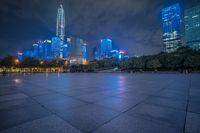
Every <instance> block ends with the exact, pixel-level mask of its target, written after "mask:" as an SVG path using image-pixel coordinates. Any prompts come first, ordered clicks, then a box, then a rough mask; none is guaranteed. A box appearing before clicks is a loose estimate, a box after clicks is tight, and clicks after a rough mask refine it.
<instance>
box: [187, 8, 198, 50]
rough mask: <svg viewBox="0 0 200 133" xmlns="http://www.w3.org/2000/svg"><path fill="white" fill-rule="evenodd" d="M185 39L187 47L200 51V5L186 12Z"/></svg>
mask: <svg viewBox="0 0 200 133" xmlns="http://www.w3.org/2000/svg"><path fill="white" fill-rule="evenodd" d="M184 20H185V39H186V45H187V46H189V47H191V48H193V49H195V50H199V49H200V5H199V6H196V7H193V8H190V9H187V10H185V13H184Z"/></svg>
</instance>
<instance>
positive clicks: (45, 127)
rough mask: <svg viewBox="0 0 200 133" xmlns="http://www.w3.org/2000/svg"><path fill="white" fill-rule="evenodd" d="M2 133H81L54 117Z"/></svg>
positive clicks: (31, 122) (34, 121)
mask: <svg viewBox="0 0 200 133" xmlns="http://www.w3.org/2000/svg"><path fill="white" fill-rule="evenodd" d="M2 133H81V132H80V131H78V130H77V129H75V128H74V127H72V126H71V125H69V124H68V123H67V122H65V121H64V120H62V119H60V118H59V117H57V116H55V115H52V116H48V117H44V118H41V119H37V120H33V121H30V122H27V123H24V124H22V125H18V126H15V127H13V128H10V129H7V130H5V131H2Z"/></svg>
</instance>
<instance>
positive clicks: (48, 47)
mask: <svg viewBox="0 0 200 133" xmlns="http://www.w3.org/2000/svg"><path fill="white" fill-rule="evenodd" d="M51 44H52V43H51V40H44V47H45V48H44V49H45V51H44V59H45V60H51V57H52V45H51Z"/></svg>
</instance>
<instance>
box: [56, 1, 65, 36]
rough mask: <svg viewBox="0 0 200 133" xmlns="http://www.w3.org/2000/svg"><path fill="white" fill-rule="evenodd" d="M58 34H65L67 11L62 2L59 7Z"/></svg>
mask: <svg viewBox="0 0 200 133" xmlns="http://www.w3.org/2000/svg"><path fill="white" fill-rule="evenodd" d="M56 35H57V36H65V11H64V9H63V6H62V4H61V5H60V7H59V8H58V14H57V26H56Z"/></svg>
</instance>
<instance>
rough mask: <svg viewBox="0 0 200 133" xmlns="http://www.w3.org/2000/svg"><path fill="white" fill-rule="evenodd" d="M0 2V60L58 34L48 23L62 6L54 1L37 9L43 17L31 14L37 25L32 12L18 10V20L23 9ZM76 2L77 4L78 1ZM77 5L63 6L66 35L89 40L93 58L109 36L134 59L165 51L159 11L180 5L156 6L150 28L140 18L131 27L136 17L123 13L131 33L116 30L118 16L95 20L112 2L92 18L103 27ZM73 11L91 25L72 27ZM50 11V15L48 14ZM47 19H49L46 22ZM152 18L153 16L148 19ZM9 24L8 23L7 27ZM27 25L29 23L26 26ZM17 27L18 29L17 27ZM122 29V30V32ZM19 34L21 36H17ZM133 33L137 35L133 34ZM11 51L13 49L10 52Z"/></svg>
mask: <svg viewBox="0 0 200 133" xmlns="http://www.w3.org/2000/svg"><path fill="white" fill-rule="evenodd" d="M1 2H2V4H1V5H3V6H4V7H3V8H2V9H1V10H0V13H1V15H2V17H3V18H4V20H3V22H1V23H2V24H1V26H3V25H4V27H3V28H1V29H2V31H1V34H0V35H1V39H0V48H1V49H2V50H3V51H2V53H1V54H0V57H2V56H5V55H8V54H13V53H14V52H16V50H17V49H18V50H21V49H22V50H24V49H26V48H28V47H29V46H30V44H31V43H33V42H36V41H35V40H40V39H46V38H49V37H50V36H52V35H53V34H55V28H54V27H52V24H54V23H55V22H53V21H48V19H50V18H52V17H55V13H52V8H55V7H58V6H59V5H60V3H57V2H55V1H53V0H52V1H50V2H49V4H47V5H45V6H44V3H43V2H41V4H40V5H39V7H38V9H40V11H41V13H40V14H37V13H38V11H36V10H32V11H31V13H32V14H30V16H29V17H30V18H31V19H33V18H34V17H36V16H37V15H38V16H37V17H38V19H35V21H36V22H35V21H34V22H29V21H30V18H27V15H26V14H29V13H30V11H28V12H24V11H25V10H27V9H20V8H19V10H20V11H19V12H20V13H21V16H19V15H20V13H19V14H18V12H15V13H14V12H13V11H15V10H16V8H17V7H20V5H18V4H16V3H15V2H12V1H1ZM37 2H38V1H37V0H35V1H34V3H33V5H32V6H31V8H35V6H36V5H37V4H38V3H37ZM76 2H78V0H77V1H76ZM76 2H74V3H73V2H70V1H67V2H61V3H63V6H64V7H65V8H64V9H65V10H66V12H67V13H66V14H67V15H66V14H65V16H67V19H69V22H67V24H66V25H67V27H69V28H68V29H67V31H66V34H67V35H69V34H73V35H76V36H83V38H84V40H86V41H87V42H88V44H89V46H90V55H91V49H92V48H93V47H95V46H96V45H97V44H99V40H100V39H101V38H102V37H104V36H108V37H109V38H111V39H112V40H114V43H116V44H118V45H119V46H120V48H123V49H125V50H126V51H127V53H128V54H130V56H133V55H143V54H144V55H145V54H154V53H158V52H160V51H162V39H161V38H162V36H161V32H162V31H161V29H160V27H161V26H160V21H159V20H157V19H160V18H159V17H160V15H159V12H160V8H161V7H163V6H165V5H169V4H174V3H176V2H179V1H173V0H172V1H170V2H158V3H154V4H155V5H154V7H155V8H156V9H155V10H156V14H155V13H154V14H153V16H154V15H155V16H154V17H153V18H151V21H150V22H151V23H150V26H149V24H146V23H145V22H144V21H145V19H144V18H141V19H140V16H139V19H138V20H135V22H134V23H132V24H130V22H133V19H134V18H135V15H133V16H130V17H128V18H126V17H125V16H126V15H125V14H124V13H121V15H122V16H121V17H123V18H124V23H127V24H126V25H127V26H128V27H129V29H127V28H124V29H123V28H122V27H124V26H125V25H124V23H122V24H121V25H119V26H118V27H116V23H114V20H115V19H119V17H118V16H117V17H116V16H115V15H114V16H113V17H112V18H110V19H106V18H105V17H107V16H106V14H105V16H99V19H95V18H96V15H100V14H101V13H105V12H102V6H103V5H106V4H108V3H109V2H107V3H104V4H102V3H98V2H97V4H100V5H101V6H100V7H101V9H98V10H100V11H101V13H99V12H94V13H93V15H95V17H94V19H92V20H93V21H94V22H96V20H101V18H102V19H105V20H104V21H102V23H101V24H100V25H99V26H98V25H97V24H94V22H91V21H89V19H91V18H90V17H91V16H87V15H88V14H87V12H88V9H87V10H82V12H80V11H79V10H75V9H77V7H76V6H80V4H78V5H73V4H77V3H76ZM79 2H80V1H79ZM110 2H112V0H110ZM21 3H22V4H23V3H24V4H25V3H26V2H25V1H21ZM86 3H90V4H91V3H92V2H91V1H89V0H88V1H86V2H85V3H84V5H82V6H83V7H81V9H83V8H84V7H85V6H87V5H86ZM119 3H123V2H122V1H121V0H119ZM128 3H129V4H130V1H129V0H127V1H125V2H124V3H123V4H122V5H118V4H117V5H116V6H118V7H126V6H127V4H128ZM136 3H137V4H139V5H140V4H142V3H143V4H145V6H146V4H147V3H148V2H147V1H145V0H143V2H137V1H136ZM166 3H167V4H166ZM168 3H169V4H168ZM187 3H188V1H184V2H183V1H182V2H181V5H182V6H184V5H188V4H187ZM194 3H198V1H195V0H193V1H192V2H191V1H190V4H191V5H192V4H194ZM27 6H30V5H27ZM94 6H97V5H94ZM107 6H108V5H107ZM132 6H133V5H132ZM108 7H109V6H108ZM133 7H134V6H133ZM188 7H189V5H188ZM115 8H116V7H115ZM129 8H131V7H129ZM143 8H144V7H143ZM151 8H152V7H151ZM81 9H80V10H81ZM108 9H109V10H111V11H109V10H108V12H107V13H108V14H109V13H110V14H113V12H112V10H113V9H114V7H110V8H108ZM73 10H75V11H77V12H78V11H79V12H80V13H82V14H84V16H81V15H82V14H80V16H79V17H81V19H82V17H86V18H85V19H87V17H89V18H88V20H87V21H88V22H89V23H85V22H87V21H86V20H85V19H83V22H80V21H76V23H75V22H74V23H72V20H73V21H74V20H76V19H79V18H78V17H77V16H76V17H75V16H74V13H73V12H72V11H73ZM132 10H133V14H134V13H135V12H137V11H136V9H134V8H133V9H132ZM137 10H138V12H137V13H136V14H137V15H139V14H141V13H144V12H146V11H147V10H150V11H151V13H152V12H154V11H152V9H148V8H147V9H146V11H145V10H142V9H137ZM6 11H7V12H6ZM42 11H44V12H42ZM48 11H50V12H48ZM47 12H48V13H47ZM54 12H55V10H54ZM130 12H131V10H130V11H129V13H130ZM5 13H7V14H8V15H7V16H4V15H5ZM146 13H147V12H146ZM34 15H35V16H34ZM39 15H40V16H39ZM102 15H103V14H102ZM129 15H130V14H129ZM137 15H136V16H137ZM143 15H144V14H142V16H143ZM11 16H14V17H16V21H15V22H13V25H11V27H8V26H7V25H8V24H9V23H11V22H10V20H12V19H10V17H11ZM68 16H69V17H68ZM142 16H141V17H142ZM37 17H36V18H37ZM41 17H42V18H43V20H42V22H41V23H40V24H38V22H37V21H38V20H39V21H41V20H40V18H41ZM45 17H47V19H46V18H45ZM74 17H75V18H76V19H75V18H74ZM149 17H152V16H149ZM125 18H126V19H125ZM21 19H22V20H24V21H23V22H22V20H21ZM146 19H149V18H148V17H147V18H146ZM6 21H7V22H8V23H5V22H6ZM27 21H28V22H29V23H26V22H27ZM111 22H112V25H114V26H111V24H109V23H111ZM21 23H26V24H25V27H26V26H27V25H28V27H29V28H27V29H24V27H22V26H21ZM81 23H84V24H83V26H80V24H81ZM106 23H108V24H106ZM138 23H142V24H143V26H140V25H138ZM18 24H19V26H18ZM44 24H46V25H44ZM90 24H92V27H93V29H92V31H90V32H88V31H87V30H91V29H89V28H87V25H90ZM16 25H17V26H18V27H15V26H16ZM85 25H86V26H85ZM109 25H110V26H109ZM117 25H118V24H117ZM136 25H138V26H137V27H138V28H139V29H134V28H133V27H135V26H136ZM101 26H103V27H105V28H102V29H100V28H99V27H101ZM6 27H8V28H7V32H4V31H5V28H6ZM152 27H155V29H153V30H152ZM9 28H12V31H10V30H11V29H9ZM18 28H21V29H20V30H18ZM35 28H37V29H35ZM119 29H121V30H119ZM104 30H105V31H104ZM143 30H145V31H144V32H143ZM17 31H18V32H19V33H17ZM47 31H48V32H47ZM10 32H12V33H10ZM84 32H85V33H84ZM86 32H87V33H86ZM132 32H133V33H134V34H132ZM20 33H21V35H20ZM27 33H29V34H27ZM36 33H38V34H36ZM9 37H10V38H9ZM8 47H9V48H12V49H8Z"/></svg>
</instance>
